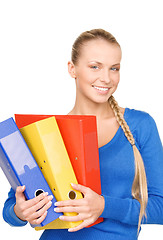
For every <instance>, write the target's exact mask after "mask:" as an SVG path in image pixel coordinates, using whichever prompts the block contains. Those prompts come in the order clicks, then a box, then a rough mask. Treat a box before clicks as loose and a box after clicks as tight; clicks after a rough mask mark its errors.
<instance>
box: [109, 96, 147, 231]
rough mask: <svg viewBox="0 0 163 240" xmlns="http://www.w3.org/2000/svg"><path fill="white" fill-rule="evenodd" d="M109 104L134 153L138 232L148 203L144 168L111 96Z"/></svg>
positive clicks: (121, 115)
mask: <svg viewBox="0 0 163 240" xmlns="http://www.w3.org/2000/svg"><path fill="white" fill-rule="evenodd" d="M109 104H110V106H111V108H112V110H113V112H114V114H115V117H116V119H117V122H118V123H119V125H120V126H121V128H122V130H123V131H124V134H125V136H126V138H127V139H128V141H129V142H130V143H131V145H132V147H133V152H134V158H135V177H134V181H133V185H132V196H133V198H135V199H137V200H138V201H139V202H140V214H139V222H138V232H139V229H140V225H141V220H142V218H143V216H146V213H145V209H146V206H147V202H148V191H147V179H146V173H145V168H144V162H143V159H142V157H141V154H140V152H139V150H138V149H137V147H136V145H135V139H134V137H133V135H132V133H131V131H130V128H129V126H128V125H127V122H126V121H125V119H124V117H123V114H122V113H121V111H120V107H119V106H118V103H117V102H116V100H115V99H114V97H113V96H111V97H110V98H109Z"/></svg>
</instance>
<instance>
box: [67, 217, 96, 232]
mask: <svg viewBox="0 0 163 240" xmlns="http://www.w3.org/2000/svg"><path fill="white" fill-rule="evenodd" d="M92 223H93V222H91V221H90V220H89V219H86V220H85V221H83V222H82V223H81V224H79V225H78V226H77V227H74V228H69V229H68V231H69V232H76V231H79V230H81V229H83V228H85V227H87V226H88V225H90V224H92Z"/></svg>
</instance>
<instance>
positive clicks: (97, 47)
mask: <svg viewBox="0 0 163 240" xmlns="http://www.w3.org/2000/svg"><path fill="white" fill-rule="evenodd" d="M79 58H81V59H85V60H87V61H104V60H106V59H108V58H109V59H113V60H115V61H118V62H119V61H120V60H121V49H120V47H119V46H118V45H117V44H113V43H109V42H108V41H106V40H103V39H98V40H91V41H88V42H85V43H84V44H83V45H82V47H81V49H80V57H79Z"/></svg>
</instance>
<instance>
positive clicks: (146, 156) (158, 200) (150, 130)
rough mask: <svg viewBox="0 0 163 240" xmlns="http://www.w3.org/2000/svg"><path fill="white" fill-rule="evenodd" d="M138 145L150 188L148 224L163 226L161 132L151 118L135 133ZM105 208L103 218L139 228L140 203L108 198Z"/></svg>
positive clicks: (144, 221)
mask: <svg viewBox="0 0 163 240" xmlns="http://www.w3.org/2000/svg"><path fill="white" fill-rule="evenodd" d="M133 135H134V138H135V140H136V145H137V147H138V149H139V151H140V153H141V155H142V158H143V161H144V165H145V170H146V176H147V184H148V204H147V208H146V214H147V218H143V220H142V223H144V224H163V148H162V143H161V140H160V137H159V134H158V130H157V127H156V124H155V121H154V120H153V118H152V117H150V115H148V114H147V115H146V116H145V119H144V120H143V121H142V122H141V123H140V124H139V127H137V128H136V129H135V130H134V131H133ZM104 199H105V208H104V211H103V213H102V215H101V216H100V217H103V218H110V219H113V220H117V221H120V222H122V223H127V224H132V225H137V224H138V220H139V212H140V203H139V202H138V201H137V200H136V199H132V198H126V199H120V198H115V197H110V196H105V195H104Z"/></svg>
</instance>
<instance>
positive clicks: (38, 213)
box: [14, 186, 53, 225]
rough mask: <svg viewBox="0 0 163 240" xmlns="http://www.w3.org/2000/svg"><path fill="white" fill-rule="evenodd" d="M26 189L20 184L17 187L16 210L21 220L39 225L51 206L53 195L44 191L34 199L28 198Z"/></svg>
mask: <svg viewBox="0 0 163 240" xmlns="http://www.w3.org/2000/svg"><path fill="white" fill-rule="evenodd" d="M24 190H25V186H23V187H22V186H19V187H17V189H16V194H15V197H16V204H15V206H14V212H15V214H16V216H17V217H18V218H20V219H21V220H23V221H28V222H29V223H30V224H34V225H38V224H40V223H41V222H42V221H43V220H44V219H45V217H46V215H47V210H48V208H50V207H51V204H52V202H51V200H52V199H53V196H48V193H46V192H44V193H42V194H40V195H39V196H37V197H35V198H33V199H30V200H26V199H25V196H24V193H23V192H24Z"/></svg>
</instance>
